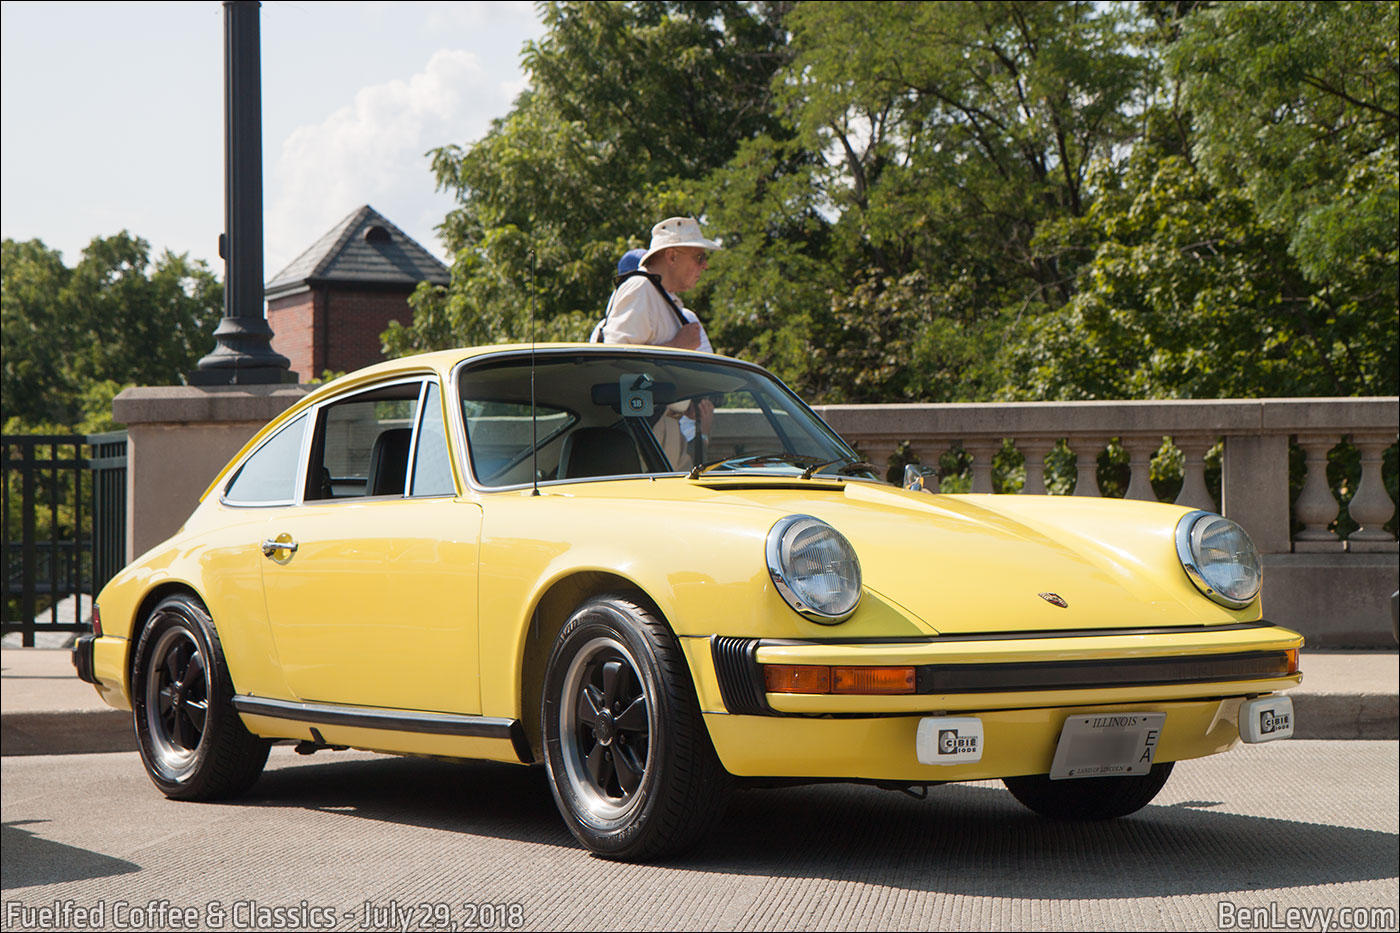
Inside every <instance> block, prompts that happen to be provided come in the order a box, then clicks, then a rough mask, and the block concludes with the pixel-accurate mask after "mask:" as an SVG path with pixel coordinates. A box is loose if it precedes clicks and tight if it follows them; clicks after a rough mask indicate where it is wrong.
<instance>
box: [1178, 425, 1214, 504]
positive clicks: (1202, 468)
mask: <svg viewBox="0 0 1400 933" xmlns="http://www.w3.org/2000/svg"><path fill="white" fill-rule="evenodd" d="M1172 443H1173V444H1175V445H1176V447H1177V449H1178V450H1180V451H1181V456H1182V460H1183V462H1182V465H1181V471H1182V475H1181V492H1179V493H1177V496H1176V504H1177V505H1185V506H1189V507H1190V508H1193V509H1205V510H1206V511H1207V512H1214V511H1215V500H1214V499H1212V498H1211V495H1210V490H1209V489H1207V488H1206V452H1207V451H1208V450H1210V448H1211V445H1212V444H1213V441H1212V440H1211V439H1210V438H1201V437H1173V438H1172Z"/></svg>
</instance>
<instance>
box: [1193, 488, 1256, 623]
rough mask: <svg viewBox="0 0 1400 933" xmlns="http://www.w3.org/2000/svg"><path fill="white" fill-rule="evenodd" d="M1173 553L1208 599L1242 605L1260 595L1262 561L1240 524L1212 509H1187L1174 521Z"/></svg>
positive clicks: (1230, 604)
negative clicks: (1178, 519) (1174, 545)
mask: <svg viewBox="0 0 1400 933" xmlns="http://www.w3.org/2000/svg"><path fill="white" fill-rule="evenodd" d="M1176 553H1177V556H1178V557H1180V558H1181V566H1182V567H1183V568H1185V570H1186V575H1187V576H1188V577H1190V578H1191V582H1192V583H1194V584H1195V585H1196V589H1198V590H1200V591H1201V592H1202V593H1204V594H1205V595H1207V596H1209V597H1210V598H1211V599H1213V600H1215V601H1216V602H1218V603H1220V604H1221V605H1222V606H1229V607H1230V608H1231V609H1243V608H1244V607H1245V606H1248V605H1249V604H1250V603H1251V602H1253V601H1254V598H1255V597H1256V596H1258V595H1259V587H1260V585H1261V584H1262V583H1263V580H1264V569H1263V565H1262V564H1261V563H1260V561H1259V552H1258V551H1257V550H1255V548H1254V542H1253V541H1250V540H1249V535H1247V534H1245V531H1244V529H1243V528H1241V527H1240V526H1239V525H1237V524H1235V523H1234V522H1232V521H1230V520H1229V519H1228V518H1224V517H1222V516H1220V515H1216V514H1215V513H1214V512H1201V511H1196V512H1188V513H1186V514H1185V515H1183V516H1182V517H1181V521H1179V522H1177V525H1176Z"/></svg>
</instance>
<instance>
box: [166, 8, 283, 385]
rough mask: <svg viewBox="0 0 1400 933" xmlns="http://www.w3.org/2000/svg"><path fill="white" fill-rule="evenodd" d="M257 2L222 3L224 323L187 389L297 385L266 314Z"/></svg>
mask: <svg viewBox="0 0 1400 933" xmlns="http://www.w3.org/2000/svg"><path fill="white" fill-rule="evenodd" d="M260 6H261V4H260V3H259V2H258V0H224V229H225V232H224V234H223V235H221V236H220V237H219V256H220V258H222V259H223V260H224V319H223V320H222V321H220V322H219V326H218V328H217V329H216V330H215V331H214V339H215V341H216V342H215V346H214V349H213V351H212V352H211V353H209V355H208V356H205V357H204V358H203V359H201V360H200V361H199V368H198V369H197V370H195V371H194V372H192V373H190V374H189V381H190V384H191V385H206V386H207V385H258V384H267V383H277V382H288V381H295V379H296V374H295V373H291V372H289V371H288V370H289V369H290V368H291V363H290V361H289V360H288V359H287V358H286V357H285V356H282V355H281V354H280V353H277V352H275V351H274V350H273V349H272V343H271V340H272V328H270V327H268V325H267V319H266V317H264V315H263V223H262V220H263V212H262V208H263V192H262V76H261V71H262V62H261V52H260V49H259V45H260V38H259V33H258V7H260Z"/></svg>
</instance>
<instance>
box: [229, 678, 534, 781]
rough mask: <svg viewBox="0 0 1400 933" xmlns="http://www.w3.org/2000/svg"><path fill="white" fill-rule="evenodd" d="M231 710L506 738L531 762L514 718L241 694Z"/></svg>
mask: <svg viewBox="0 0 1400 933" xmlns="http://www.w3.org/2000/svg"><path fill="white" fill-rule="evenodd" d="M233 708H234V709H236V710H238V711H239V712H240V713H247V714H248V715H250V716H269V717H271V718H273V719H288V720H292V721H294V722H314V723H321V724H323V725H328V726H352V727H354V728H357V729H384V730H389V731H393V732H420V733H424V734H428V735H460V736H467V737H470V738H480V739H508V740H509V741H510V742H511V744H512V745H513V746H514V747H515V754H516V757H517V758H519V759H520V760H521V761H522V762H525V763H527V764H528V763H530V762H531V761H532V760H533V755H531V753H530V745H529V742H528V740H526V738H525V730H524V728H523V727H522V726H521V725H520V720H518V719H498V718H494V717H491V716H463V715H460V714H457V713H417V712H407V711H405V710H391V709H378V708H376V707H369V706H338V705H335V704H332V703H296V702H293V701H291V700H272V699H268V698H267V697H255V696H244V695H240V696H235V697H234V698H233Z"/></svg>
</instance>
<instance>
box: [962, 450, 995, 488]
mask: <svg viewBox="0 0 1400 933" xmlns="http://www.w3.org/2000/svg"><path fill="white" fill-rule="evenodd" d="M1000 449H1001V442H1000V441H989V440H975V441H972V442H970V443H969V442H966V441H965V442H964V443H963V450H965V451H967V452H968V454H970V455H971V456H972V489H971V491H972V492H991V491H992V457H993V456H995V454H996V452H997V451H998V450H1000Z"/></svg>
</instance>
